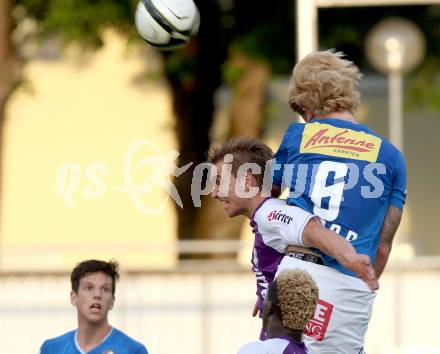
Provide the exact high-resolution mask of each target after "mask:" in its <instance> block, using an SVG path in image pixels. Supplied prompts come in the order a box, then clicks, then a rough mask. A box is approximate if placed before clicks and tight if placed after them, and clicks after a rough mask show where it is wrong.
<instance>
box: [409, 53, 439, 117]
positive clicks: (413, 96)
mask: <svg viewBox="0 0 440 354" xmlns="http://www.w3.org/2000/svg"><path fill="white" fill-rule="evenodd" d="M439 68H440V58H438V57H431V58H429V59H427V60H426V61H425V63H424V64H423V65H422V66H421V67H420V68H419V69H418V70H417V71H416V72H415V73H414V74H413V75H411V77H410V80H409V85H408V90H407V95H406V96H407V97H408V99H407V101H406V103H405V105H406V107H407V108H410V109H413V108H417V107H418V106H426V105H428V107H430V108H431V109H432V110H435V111H440V71H439Z"/></svg>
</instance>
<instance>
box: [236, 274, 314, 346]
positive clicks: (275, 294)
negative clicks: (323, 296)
mask: <svg viewBox="0 0 440 354" xmlns="http://www.w3.org/2000/svg"><path fill="white" fill-rule="evenodd" d="M318 294H319V291H318V287H317V285H316V283H315V282H314V281H313V279H312V278H311V277H310V275H308V274H307V272H305V271H302V270H299V269H298V270H297V269H294V270H293V269H291V270H284V271H283V272H281V273H280V274H279V275H278V276H277V278H276V279H275V280H274V281H273V282H272V284H270V285H269V288H268V291H267V295H266V298H265V299H264V305H263V329H264V330H265V332H266V336H267V339H266V340H264V341H256V342H250V343H247V344H245V345H244V346H243V347H242V348H241V349H240V351H239V352H238V354H306V353H309V351H308V350H307V348H306V346H305V344H304V342H303V341H302V340H303V332H304V329H305V327H306V324H307V322H308V321H309V320H310V318H311V317H312V314H313V313H314V312H315V308H316V303H317V300H318Z"/></svg>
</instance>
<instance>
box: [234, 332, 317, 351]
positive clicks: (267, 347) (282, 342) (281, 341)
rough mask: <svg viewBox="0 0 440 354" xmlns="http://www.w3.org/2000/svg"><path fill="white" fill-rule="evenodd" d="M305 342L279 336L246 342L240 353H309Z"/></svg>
mask: <svg viewBox="0 0 440 354" xmlns="http://www.w3.org/2000/svg"><path fill="white" fill-rule="evenodd" d="M308 353H309V351H308V350H307V348H306V346H305V344H304V343H303V342H295V341H294V340H292V339H291V338H289V337H284V336H279V337H275V338H271V339H266V340H264V341H261V340H260V341H255V342H250V343H247V344H245V345H244V346H243V347H242V348H241V349H240V350H239V352H238V354H308Z"/></svg>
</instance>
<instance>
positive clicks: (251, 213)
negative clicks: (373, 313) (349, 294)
mask: <svg viewBox="0 0 440 354" xmlns="http://www.w3.org/2000/svg"><path fill="white" fill-rule="evenodd" d="M208 158H209V162H211V163H213V164H215V166H216V182H215V186H214V190H213V193H212V197H213V198H215V199H217V200H218V201H219V202H221V203H222V205H223V207H224V209H225V211H226V213H227V214H228V215H229V216H230V217H234V216H237V215H244V216H246V217H248V218H249V219H250V225H251V227H252V229H253V232H254V234H255V242H254V248H253V255H252V264H253V271H254V272H255V275H256V278H257V303H256V305H255V309H254V315H256V314H257V312H258V310H260V315H261V309H262V303H263V299H264V297H265V293H266V291H267V287H268V285H269V284H270V283H271V282H272V281H273V279H274V277H275V273H276V272H277V270H278V267H279V264H280V263H286V262H284V258H289V259H290V258H291V257H286V253H287V252H288V247H290V248H291V247H292V245H293V246H296V249H295V250H296V251H295V252H290V250H289V256H293V257H296V258H297V259H298V261H299V262H300V263H305V264H309V263H310V264H311V265H312V266H316V267H318V268H319V269H320V270H321V271H322V273H323V274H324V276H322V277H321V278H322V279H326V274H327V272H329V273H331V275H330V276H331V277H332V278H334V279H332V281H335V282H339V283H343V282H344V281H345V278H347V277H346V276H345V275H342V274H341V273H340V272H336V271H334V270H332V269H330V268H328V267H324V266H323V265H322V261H321V259H320V257H319V255H316V253H313V252H311V251H310V250H309V249H308V248H307V247H317V248H319V249H320V250H321V251H323V252H324V253H326V254H329V255H332V256H333V257H335V258H337V259H338V260H339V261H340V262H341V263H343V264H344V265H345V266H346V267H347V268H349V269H351V270H352V271H353V272H355V273H357V274H359V276H360V277H361V278H362V279H363V280H364V281H365V282H366V283H367V284H368V286H370V287H371V289H377V287H378V283H377V279H376V277H375V275H374V270H373V268H372V267H371V265H370V261H369V258H368V256H365V255H359V254H357V253H356V252H355V250H354V248H353V247H352V246H351V244H350V243H349V242H348V241H347V240H345V239H343V238H341V237H339V236H338V235H336V234H335V233H334V232H332V231H330V230H328V229H326V228H325V227H324V226H323V225H321V223H320V222H319V220H318V219H317V218H314V215H312V214H310V213H308V212H306V211H304V210H302V209H301V208H298V207H295V206H289V205H287V204H286V202H285V201H284V200H281V199H278V198H267V197H265V196H263V193H262V189H263V184H264V177H263V176H264V174H265V170H266V168H269V166H270V165H269V164H267V163H268V162H270V161H271V160H272V159H273V153H272V150H271V149H270V147H268V146H267V145H266V144H264V143H262V142H261V141H259V140H257V139H248V138H242V137H241V138H234V139H231V140H229V141H227V142H225V143H224V144H223V145H221V146H219V147H213V148H212V149H211V150H210V152H209V156H208ZM226 159H229V161H230V160H232V162H231V163H225V160H226ZM229 168H230V171H231V173H230V176H227V175H226V174H225V173H224V171H227V170H228V169H229ZM258 169H259V172H258V173H257V172H256V171H257V170H258ZM269 189H270V183H269ZM252 191H255V193H253V194H249V193H251V192H252ZM315 263H316V264H315ZM320 264H321V265H320ZM296 267H301V266H300V265H299V266H296ZM321 278H320V279H321ZM340 278H342V279H340ZM350 278H351V277H350ZM356 280H357V281H358V282H359V283H361V284H362V285H363V288H362V289H363V291H365V292H371V290H370V289H369V287H368V286H367V284H366V283H364V282H363V281H362V280H360V279H357V278H356ZM317 283H318V285H319V286H320V288H321V287H322V286H325V287H326V288H327V289H326V291H325V292H324V293H326V292H329V293H331V292H332V291H333V286H332V284H330V283H328V282H322V283H320V281H317ZM357 285H359V284H357ZM335 296H337V295H335ZM346 315H347V316H350V314H346ZM260 339H264V332H262V335H261V336H260Z"/></svg>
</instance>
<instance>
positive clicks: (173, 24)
mask: <svg viewBox="0 0 440 354" xmlns="http://www.w3.org/2000/svg"><path fill="white" fill-rule="evenodd" d="M135 22H136V29H137V31H138V33H139V34H140V36H141V37H142V38H143V39H144V40H145V41H146V42H147V43H149V44H151V45H152V46H154V47H157V48H159V49H161V50H171V49H175V48H178V47H180V46H182V45H184V44H185V43H187V42H188V41H189V40H190V39H191V37H193V36H194V35H195V34H196V33H197V31H198V29H199V24H200V14H199V10H198V9H197V6H196V5H195V4H194V2H193V0H140V1H139V3H138V5H137V8H136V16H135Z"/></svg>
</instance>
